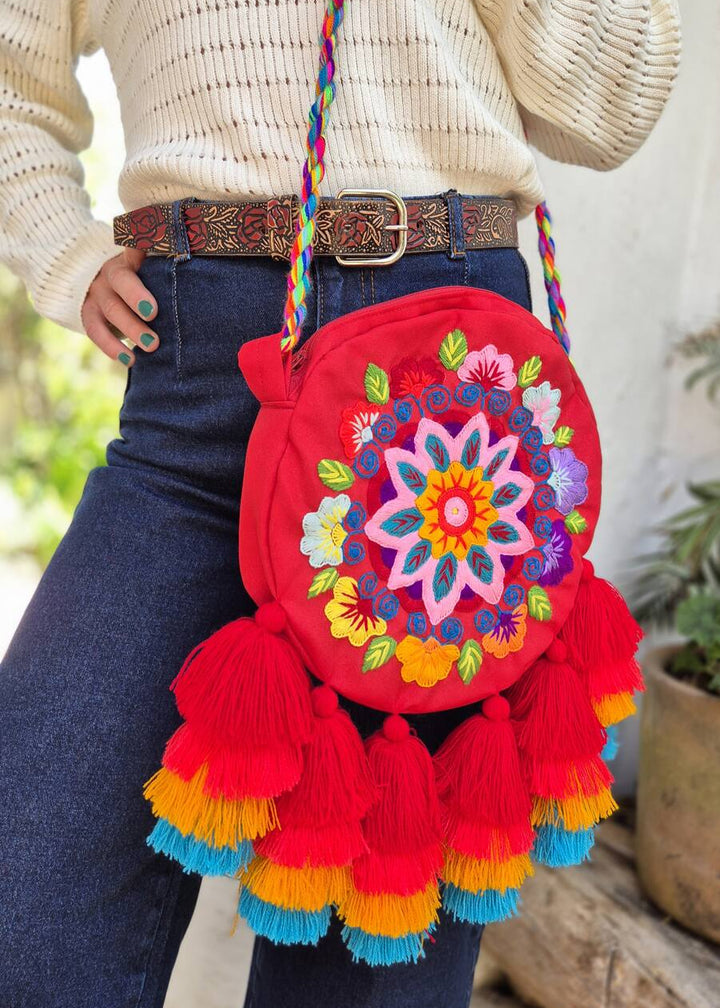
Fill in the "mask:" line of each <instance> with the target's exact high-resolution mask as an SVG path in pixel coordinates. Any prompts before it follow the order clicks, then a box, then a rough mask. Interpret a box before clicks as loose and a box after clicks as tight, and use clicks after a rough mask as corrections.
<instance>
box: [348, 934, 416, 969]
mask: <svg viewBox="0 0 720 1008" xmlns="http://www.w3.org/2000/svg"><path fill="white" fill-rule="evenodd" d="M434 930H435V927H434V925H432V924H431V925H430V926H429V927H428V928H427V930H426V931H422V932H421V933H419V934H406V935H401V936H400V937H399V938H387V937H386V936H384V935H374V934H368V933H367V932H366V931H362V930H361V929H360V928H351V927H348V926H347V925H345V927H344V928H343V929H342V938H343V941H344V942H345V944H346V945H347V947H348V949H349V950H350V952H351V953H352V957H353V962H360V961H361V960H362V961H363V962H366V963H368V964H369V965H370V966H394V965H395V964H396V963H414V962H417V961H418V960H419V959H424V958H425V942H426V941H427V939H428V938H429V936H430V934H431V933H432V932H433V931H434Z"/></svg>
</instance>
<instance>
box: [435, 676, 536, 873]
mask: <svg viewBox="0 0 720 1008" xmlns="http://www.w3.org/2000/svg"><path fill="white" fill-rule="evenodd" d="M509 713H510V707H509V704H508V702H507V700H505V698H504V697H501V696H497V695H496V696H492V697H488V698H487V700H485V702H484V704H483V713H482V714H476V715H474V716H473V717H471V718H468V720H467V721H464V722H463V723H462V724H461V725H459V726H458V727H457V728H456V729H455V731H453V732H452V734H451V735H449V736H448V738H447V739H446V740H445V742H444V743H443V745H442V746H441V748H440V750H439V751H438V752H437V754H436V756H435V760H434V762H435V771H436V774H437V780H438V792H439V795H440V800H441V802H442V804H443V812H444V833H445V840H446V842H447V844H448V846H449V847H450V848H452V849H453V850H456V851H458V852H460V853H461V854H464V855H467V856H468V857H472V858H477V859H483V860H489V861H494V862H498V861H505V860H507V859H508V858H510V857H514V856H516V855H518V854H524V853H526V852H527V851H529V850H530V848H531V847H532V845H533V831H532V828H531V826H530V809H531V803H530V796H529V794H528V791H527V787H526V785H525V782H524V780H523V774H522V767H521V763H520V757H519V754H518V749H517V743H516V740H515V734H514V731H513V728H512V725H511V723H510V721H509V720H508V718H509Z"/></svg>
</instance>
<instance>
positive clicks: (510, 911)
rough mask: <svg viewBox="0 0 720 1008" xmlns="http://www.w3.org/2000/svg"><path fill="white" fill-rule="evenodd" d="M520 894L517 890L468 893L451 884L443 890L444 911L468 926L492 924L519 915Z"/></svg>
mask: <svg viewBox="0 0 720 1008" xmlns="http://www.w3.org/2000/svg"><path fill="white" fill-rule="evenodd" d="M519 901H520V893H519V891H518V890H517V889H506V890H505V891H504V892H501V891H499V890H497V889H486V890H484V891H483V892H468V890H467V889H459V888H458V887H457V886H454V885H453V884H452V883H451V882H448V883H447V884H446V885H445V887H444V888H443V894H442V904H443V909H444V910H445V911H446V912H447V913H449V914H450V916H451V917H454V918H455V920H460V921H466V922H467V923H468V924H492V923H494V922H495V921H501V920H505V919H506V918H507V917H514V916H515V915H516V914H517V909H518V903H519Z"/></svg>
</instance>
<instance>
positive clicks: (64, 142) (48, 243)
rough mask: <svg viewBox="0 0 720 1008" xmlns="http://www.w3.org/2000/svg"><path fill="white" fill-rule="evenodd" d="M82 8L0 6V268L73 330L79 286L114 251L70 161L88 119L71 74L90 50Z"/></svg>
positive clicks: (69, 1)
mask: <svg viewBox="0 0 720 1008" xmlns="http://www.w3.org/2000/svg"><path fill="white" fill-rule="evenodd" d="M85 4H86V0H24V3H22V4H17V3H13V2H11V0H0V21H1V22H2V32H1V33H0V261H1V262H3V263H5V264H6V265H7V266H8V267H9V268H10V269H11V270H12V271H13V272H14V273H15V274H16V275H17V276H19V277H20V279H21V280H22V281H23V282H24V284H25V286H26V288H27V290H28V293H29V295H30V298H31V300H32V302H33V305H34V307H35V309H36V310H37V311H38V312H39V313H40V314H41V315H44V316H45V317H46V318H49V319H52V320H53V321H55V322H58V323H59V324H60V325H62V326H65V327H67V328H68V329H72V330H75V331H77V332H83V331H84V329H83V325H82V320H81V318H80V308H81V306H82V302H83V300H84V297H85V294H86V292H87V289H88V287H89V286H90V284H91V283H92V280H93V278H94V276H95V274H96V273H97V272H98V270H99V269H100V267H101V266H102V264H103V263H104V262H105V261H106V260H107V259H109V258H110V257H111V256H113V255H117V254H118V252H119V251H120V249H119V248H118V247H117V246H115V245H114V244H113V234H112V228H111V226H110V225H109V224H107V223H105V222H103V221H100V220H96V219H94V217H93V215H92V213H91V211H90V196H89V193H88V192H87V190H86V189H85V187H84V170H83V166H82V163H81V161H80V159H79V158H78V153H79V152H80V151H82V150H84V149H85V148H86V147H88V146H89V145H90V141H91V139H92V131H93V119H92V115H91V112H90V109H89V106H88V103H87V100H86V98H85V95H84V94H83V92H82V90H81V88H80V85H79V83H78V80H77V77H76V75H75V72H76V68H77V63H78V58H79V56H80V55H81V54H88V55H89V54H90V53H91V52H94V51H95V50H96V49H97V48H99V46H98V44H96V43H95V42H94V41H93V40H92V39H91V38H90V37H89V34H88V25H87V16H86V15H87V10H86V7H85Z"/></svg>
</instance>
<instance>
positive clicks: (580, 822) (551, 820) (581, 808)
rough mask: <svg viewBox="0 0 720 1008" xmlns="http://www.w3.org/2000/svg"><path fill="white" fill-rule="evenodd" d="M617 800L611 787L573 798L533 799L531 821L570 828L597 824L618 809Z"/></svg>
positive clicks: (537, 823) (543, 824)
mask: <svg viewBox="0 0 720 1008" xmlns="http://www.w3.org/2000/svg"><path fill="white" fill-rule="evenodd" d="M617 808H618V806H617V802H616V801H615V799H614V798H613V796H612V794H611V792H610V789H609V788H603V789H602V790H601V791H599V792H598V793H597V794H594V795H575V796H573V797H571V798H541V797H536V798H535V799H534V801H533V810H532V816H531V821H532V824H533V826H534V827H536V828H537V827H538V826H546V825H550V826H561V825H564V826H565V828H566V829H569V830H581V829H587V828H589V827H590V826H595V825H597V823H599V822H600V820H601V819H606V818H607V817H608V816H610V815H612V814H613V812H616V811H617Z"/></svg>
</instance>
